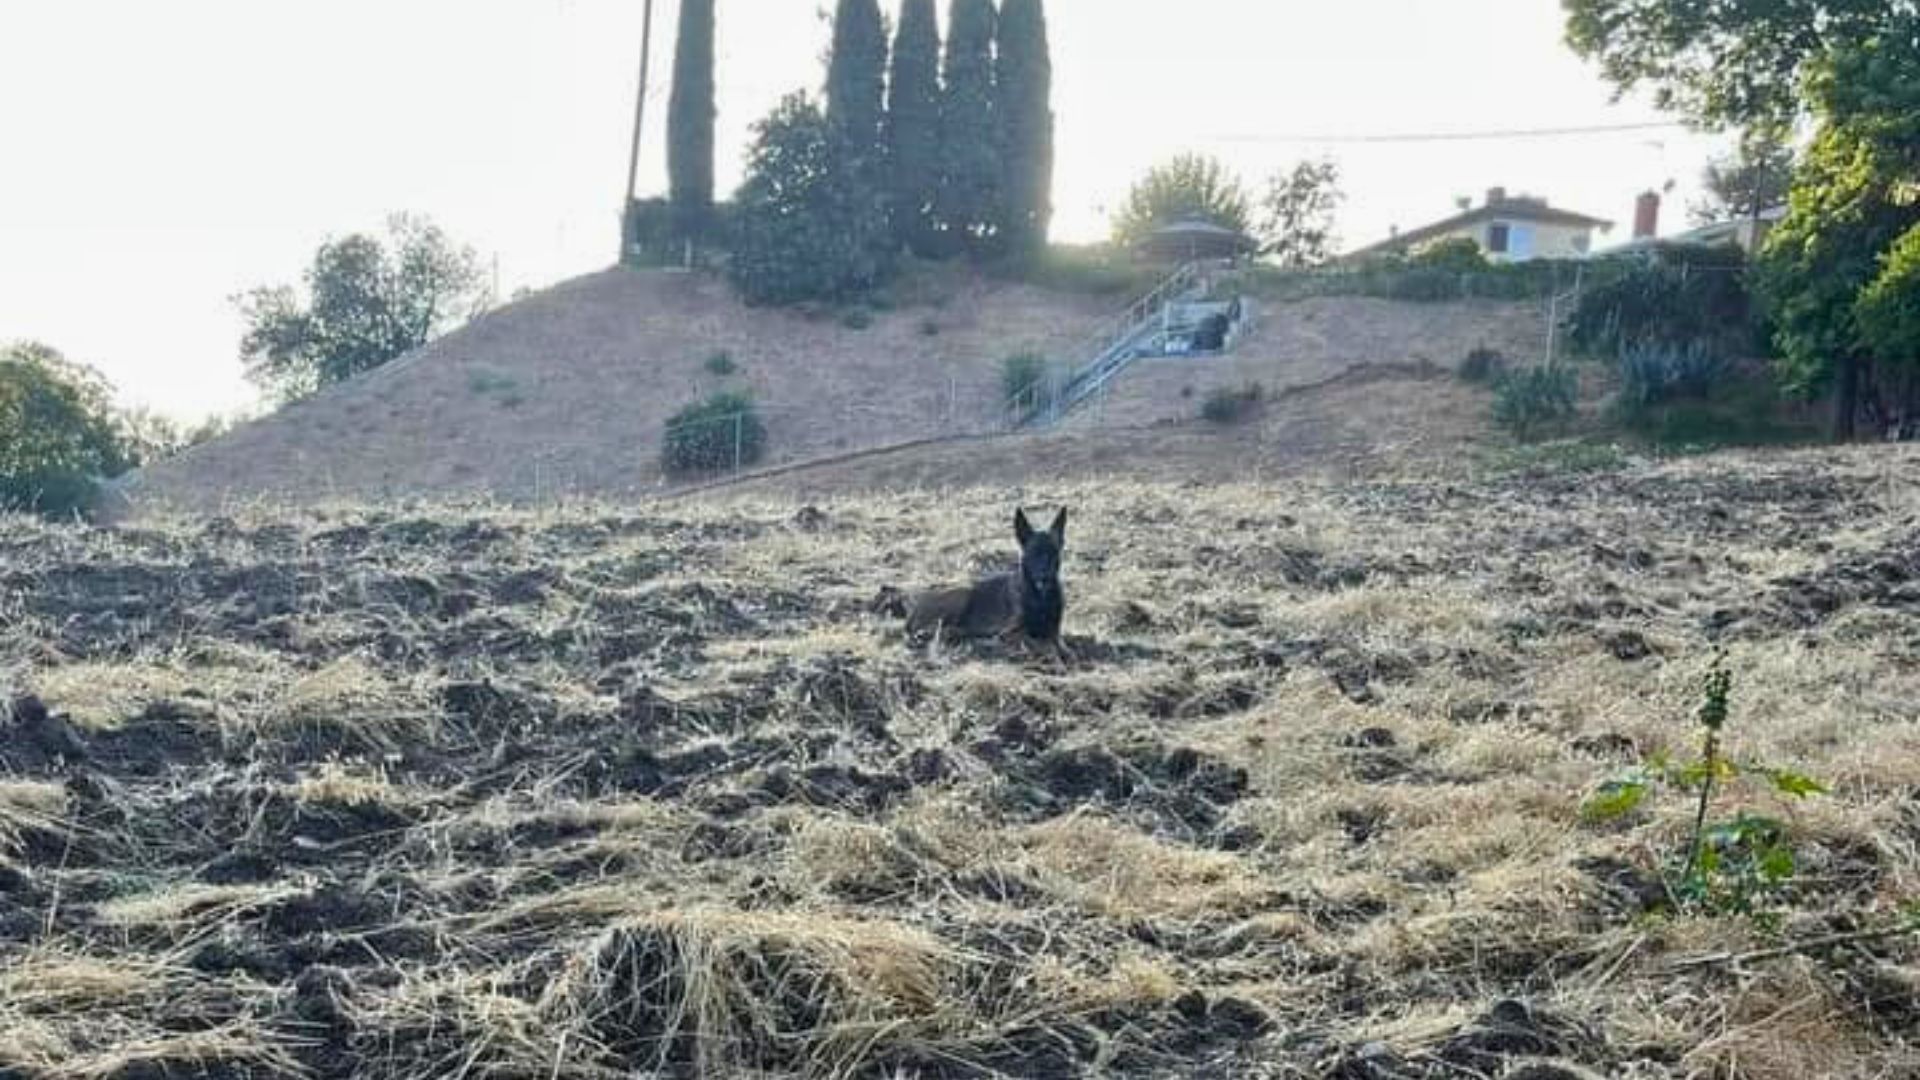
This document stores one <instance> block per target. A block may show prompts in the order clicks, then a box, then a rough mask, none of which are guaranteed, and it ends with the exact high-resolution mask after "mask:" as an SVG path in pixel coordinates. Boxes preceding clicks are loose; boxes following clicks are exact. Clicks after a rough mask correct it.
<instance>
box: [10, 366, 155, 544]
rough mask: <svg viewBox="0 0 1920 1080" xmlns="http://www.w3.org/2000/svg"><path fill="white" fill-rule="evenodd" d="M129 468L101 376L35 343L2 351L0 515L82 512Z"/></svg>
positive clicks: (130, 462)
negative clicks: (108, 480)
mask: <svg viewBox="0 0 1920 1080" xmlns="http://www.w3.org/2000/svg"><path fill="white" fill-rule="evenodd" d="M135 464H136V461H135V460H134V457H133V455H132V453H131V452H130V450H129V447H128V445H127V441H126V439H125V437H124V435H123V432H122V430H121V427H120V424H119V422H118V419H117V417H116V416H115V414H114V410H113V404H112V400H111V391H110V390H109V388H108V386H107V383H106V380H105V379H102V378H101V377H100V375H99V373H97V372H95V371H94V370H93V369H92V368H89V367H86V366H84V365H81V364H77V363H74V362H72V361H70V360H68V359H66V358H65V357H63V356H61V355H60V353H59V352H57V351H56V350H54V349H52V348H49V347H47V346H45V345H40V344H37V343H32V342H21V343H18V344H14V345H9V346H7V347H5V348H4V349H0V510H27V511H34V512H37V513H40V514H43V515H46V516H48V517H54V518H59V517H70V516H72V515H74V514H84V513H86V512H88V511H89V510H91V509H92V506H93V501H94V495H95V492H96V487H97V483H98V481H99V480H100V479H101V478H105V477H112V476H117V475H118V474H120V473H122V472H125V471H126V470H127V469H129V468H131V467H133V466H134V465H135Z"/></svg>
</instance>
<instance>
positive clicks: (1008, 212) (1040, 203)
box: [995, 0, 1053, 256]
mask: <svg viewBox="0 0 1920 1080" xmlns="http://www.w3.org/2000/svg"><path fill="white" fill-rule="evenodd" d="M995 72H996V82H995V85H996V93H997V94H998V102H997V104H998V108H999V115H998V118H997V119H998V122H999V125H1000V130H1001V133H1002V136H1003V138H1004V139H1005V146H1004V149H1003V155H1004V164H1005V175H1004V177H1003V178H1002V180H1001V192H1002V195H1003V202H1002V208H1003V210H1004V217H1003V219H1002V221H1001V224H1000V232H1001V234H1002V236H1001V242H1002V244H1003V246H1004V247H1005V248H1006V250H1008V251H1010V252H1012V253H1014V254H1016V255H1020V256H1032V255H1034V254H1037V253H1038V252H1039V251H1040V250H1041V249H1043V248H1044V247H1045V246H1046V243H1047V230H1048V228H1049V226H1050V225H1051V224H1052V221H1053V101H1052V99H1053V61H1052V58H1051V57H1050V56H1049V45H1048V41H1047V14H1046V7H1045V3H1044V0H1003V2H1002V4H1001V6H1000V25H999V49H998V58H997V67H996V68H995Z"/></svg>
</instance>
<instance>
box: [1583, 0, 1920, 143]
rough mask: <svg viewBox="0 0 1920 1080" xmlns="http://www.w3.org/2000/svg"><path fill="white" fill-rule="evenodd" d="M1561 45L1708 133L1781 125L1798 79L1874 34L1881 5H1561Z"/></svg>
mask: <svg viewBox="0 0 1920 1080" xmlns="http://www.w3.org/2000/svg"><path fill="white" fill-rule="evenodd" d="M1562 5H1563V7H1564V8H1565V10H1566V14H1567V43H1568V44H1569V45H1571V46H1572V47H1573V49H1574V51H1575V52H1577V53H1579V54H1580V55H1581V56H1584V57H1586V58H1588V59H1590V60H1594V61H1596V62H1598V63H1599V65H1600V70H1601V72H1602V73H1603V74H1604V75H1605V76H1606V78H1607V79H1608V80H1609V81H1611V82H1612V83H1613V84H1614V85H1615V86H1617V87H1619V88H1620V90H1621V91H1622V92H1623V93H1624V92H1626V91H1629V90H1634V89H1641V88H1644V89H1648V90H1651V91H1652V92H1653V95H1654V100H1655V101H1656V102H1657V103H1658V104H1659V105H1660V106H1661V107H1662V108H1665V109H1672V110H1675V111H1678V112H1682V113H1685V114H1687V115H1688V116H1691V117H1693V118H1694V119H1696V120H1699V121H1702V122H1704V123H1707V124H1710V125H1713V126H1722V125H1729V124H1731V125H1738V126H1746V125H1752V124H1773V125H1784V124H1786V123H1789V122H1791V121H1792V120H1793V119H1794V118H1795V117H1797V116H1798V115H1799V114H1800V112H1801V104H1802V103H1801V101H1800V98H1799V96H1798V90H1799V87H1800V84H1801V76H1802V75H1803V74H1804V73H1805V72H1806V70H1807V69H1808V67H1809V66H1810V65H1811V64H1813V63H1815V62H1817V61H1819V60H1820V59H1821V58H1822V57H1825V56H1827V55H1828V54H1830V53H1832V52H1834V51H1836V50H1838V49H1841V48H1846V47H1850V46H1853V45H1857V44H1860V43H1862V42H1864V41H1866V40H1868V39H1870V38H1872V37H1874V36H1875V35H1876V34H1879V33H1881V32H1882V31H1883V30H1885V29H1886V28H1887V27H1888V26H1889V25H1890V23H1891V21H1892V20H1893V19H1894V18H1896V15H1897V13H1898V11H1899V9H1900V8H1902V7H1903V6H1909V5H1903V4H1899V3H1889V2H1888V0H1715V2H1709V0H1562Z"/></svg>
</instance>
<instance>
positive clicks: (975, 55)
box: [935, 0, 1004, 255]
mask: <svg viewBox="0 0 1920 1080" xmlns="http://www.w3.org/2000/svg"><path fill="white" fill-rule="evenodd" d="M994 21H995V13H994V8H993V0H953V6H952V9H951V11H950V12H949V13H948V27H947V53H946V62H945V76H946V89H945V93H944V95H943V97H942V100H941V107H940V150H941V157H940V194H939V198H938V199H937V200H936V203H935V217H936V218H937V220H938V222H939V226H938V227H939V230H940V234H941V238H942V246H943V247H944V248H945V250H946V251H948V252H957V251H967V252H970V253H973V254H976V255H980V254H986V253H988V252H990V251H992V250H993V249H994V247H995V245H996V243H997V240H998V231H999V229H998V227H999V223H1000V222H1001V221H1003V220H1004V214H1003V211H1002V210H1001V208H1000V207H1001V197H1002V196H1001V186H1002V178H1001V165H1000V151H1001V140H1000V134H999V130H998V126H997V122H996V120H995V112H996V109H997V105H996V102H995V88H994V78H993V38H994Z"/></svg>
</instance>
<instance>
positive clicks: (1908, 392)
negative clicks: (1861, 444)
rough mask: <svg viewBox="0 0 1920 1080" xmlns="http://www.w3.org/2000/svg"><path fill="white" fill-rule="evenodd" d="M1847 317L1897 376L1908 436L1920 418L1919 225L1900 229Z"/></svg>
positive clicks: (1877, 355)
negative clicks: (1852, 319)
mask: <svg viewBox="0 0 1920 1080" xmlns="http://www.w3.org/2000/svg"><path fill="white" fill-rule="evenodd" d="M1853 317H1854V322H1855V324H1856V325H1857V326H1858V327H1859V328H1860V337H1861V340H1862V341H1863V342H1864V343H1865V344H1866V346H1867V348H1868V349H1869V350H1871V351H1872V352H1873V355H1874V356H1875V358H1876V359H1878V360H1879V361H1880V362H1881V364H1882V365H1884V366H1885V367H1887V368H1888V369H1889V373H1892V372H1899V373H1900V375H1901V378H1900V382H1901V383H1903V384H1904V385H1903V386H1902V387H1901V388H1900V389H1899V395H1900V419H1901V425H1902V428H1903V429H1904V430H1905V431H1906V432H1907V434H1908V436H1909V437H1911V436H1912V435H1913V434H1914V427H1915V425H1916V423H1920V226H1917V227H1915V228H1912V229H1908V230H1907V231H1906V232H1905V233H1903V234H1901V236H1900V239H1898V240H1896V241H1894V243H1893V246H1892V247H1891V248H1889V249H1888V250H1887V253H1886V255H1884V256H1883V257H1882V258H1881V260H1880V273H1879V276H1877V277H1875V278H1874V279H1873V282H1872V283H1871V284H1869V285H1868V286H1867V287H1866V289H1864V290H1863V291H1862V292H1861V293H1860V297H1859V299H1857V300H1856V301H1854V311H1853Z"/></svg>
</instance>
